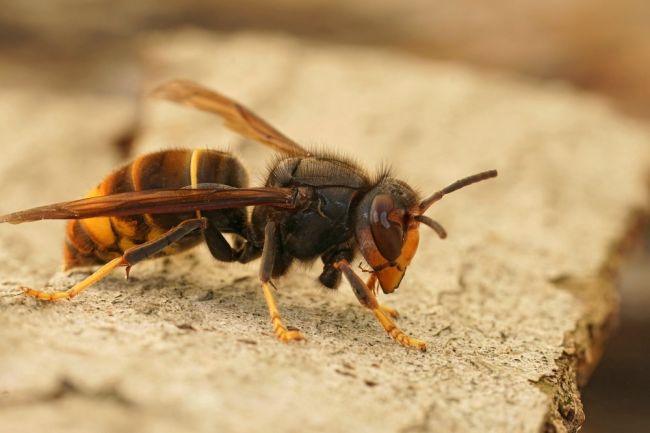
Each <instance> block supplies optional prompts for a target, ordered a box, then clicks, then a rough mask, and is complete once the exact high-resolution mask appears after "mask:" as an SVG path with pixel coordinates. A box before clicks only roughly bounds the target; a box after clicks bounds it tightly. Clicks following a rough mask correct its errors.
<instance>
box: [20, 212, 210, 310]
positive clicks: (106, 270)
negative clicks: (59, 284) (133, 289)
mask: <svg viewBox="0 0 650 433" xmlns="http://www.w3.org/2000/svg"><path fill="white" fill-rule="evenodd" d="M204 227H205V219H203V218H200V219H191V220H185V221H183V222H182V223H180V224H179V225H177V226H176V227H174V228H172V229H171V230H169V231H168V232H167V233H165V234H164V235H163V236H161V237H159V238H158V239H155V240H153V241H149V242H145V243H143V244H142V245H138V246H136V247H133V248H129V249H128V250H126V251H125V252H124V255H122V257H117V258H115V259H113V260H111V261H110V262H108V263H106V264H105V265H104V266H102V267H101V268H99V269H98V270H97V271H95V272H94V273H93V274H92V275H90V276H89V277H88V278H86V279H85V280H83V281H81V282H79V283H77V284H75V285H74V286H72V287H71V288H70V289H68V290H64V291H61V292H43V291H40V290H34V289H30V288H27V287H23V291H24V292H25V294H26V295H27V296H31V297H33V298H36V299H40V300H42V301H58V300H61V299H72V298H74V297H75V296H77V295H78V294H79V293H81V292H83V291H84V290H86V289H87V288H88V287H90V286H91V285H92V284H94V283H96V282H97V281H100V280H102V279H104V278H105V277H106V276H107V275H108V274H110V272H111V271H112V270H113V269H115V268H117V267H118V266H126V272H127V276H128V273H129V269H130V268H131V266H133V265H135V264H136V263H138V262H140V261H142V260H144V259H146V258H147V257H151V256H152V255H154V254H156V253H157V252H159V251H162V250H163V249H165V248H166V247H167V246H169V245H171V244H173V243H174V242H177V241H179V240H180V239H181V238H183V237H185V236H187V235H188V234H189V233H191V232H193V231H194V230H197V229H200V228H204Z"/></svg>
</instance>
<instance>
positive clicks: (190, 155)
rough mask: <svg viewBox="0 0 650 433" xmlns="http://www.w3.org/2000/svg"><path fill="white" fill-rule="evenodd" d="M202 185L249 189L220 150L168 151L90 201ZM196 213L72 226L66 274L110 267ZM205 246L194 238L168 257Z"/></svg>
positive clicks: (118, 174) (139, 162)
mask: <svg viewBox="0 0 650 433" xmlns="http://www.w3.org/2000/svg"><path fill="white" fill-rule="evenodd" d="M200 183H218V184H224V185H230V186H233V187H239V188H241V187H245V186H247V184H248V178H247V175H246V171H245V170H244V168H243V166H242V165H241V163H240V162H239V161H238V160H237V159H236V158H235V157H234V156H232V155H231V154H229V153H226V152H220V151H216V150H207V149H196V150H166V151H162V152H156V153H150V154H147V155H143V156H141V157H139V158H137V159H135V160H134V161H132V162H131V163H129V164H127V165H125V166H123V167H121V168H119V169H117V170H116V171H115V172H113V173H112V174H110V175H109V176H108V177H106V178H105V179H104V180H103V181H102V182H101V183H100V184H99V185H98V186H97V187H96V188H95V189H93V190H92V191H91V192H90V193H89V194H88V195H87V197H94V196H103V195H109V194H116V193H120V192H130V191H142V190H148V189H158V188H184V187H188V186H196V185H197V184H200ZM195 217H196V214H195V213H186V214H169V215H149V214H145V215H134V216H127V217H97V218H87V219H82V220H72V221H70V222H68V225H67V227H66V242H65V249H64V267H65V269H70V268H74V267H77V266H87V265H94V264H102V263H106V262H108V261H109V260H112V259H114V258H116V257H119V256H121V255H122V254H123V253H124V251H126V250H127V249H129V248H131V247H133V246H136V245H139V244H142V243H144V242H147V241H150V240H154V239H157V238H159V237H160V236H162V235H163V234H164V233H165V232H166V231H168V230H169V229H171V228H172V227H174V226H176V225H177V224H179V223H180V222H182V221H183V220H186V219H190V218H195ZM200 241H201V235H200V233H198V232H197V233H196V234H195V235H193V236H192V235H190V236H188V237H187V238H186V239H184V240H183V241H182V242H180V243H179V244H177V245H175V246H174V247H173V248H172V247H168V248H167V249H165V250H164V251H163V254H173V253H175V252H179V251H182V250H184V249H187V248H190V247H192V246H194V245H196V244H197V243H198V242H200Z"/></svg>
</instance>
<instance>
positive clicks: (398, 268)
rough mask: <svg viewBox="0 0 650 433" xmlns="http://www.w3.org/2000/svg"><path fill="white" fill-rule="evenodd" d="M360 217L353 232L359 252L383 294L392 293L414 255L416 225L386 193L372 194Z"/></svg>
mask: <svg viewBox="0 0 650 433" xmlns="http://www.w3.org/2000/svg"><path fill="white" fill-rule="evenodd" d="M364 216H365V217H367V220H366V221H364V222H365V224H358V225H357V231H356V235H357V242H358V244H359V249H360V250H361V253H362V254H363V257H364V258H365V259H366V262H368V264H369V265H370V266H371V267H372V269H373V271H374V274H375V275H376V277H377V280H378V281H379V284H380V285H381V288H382V290H383V292H384V293H392V292H393V291H394V290H395V289H396V288H397V287H398V286H399V284H400V282H401V281H402V278H403V277H404V273H405V272H406V268H407V267H408V265H409V264H410V263H411V260H412V259H413V256H415V252H416V251H417V247H418V242H419V240H420V235H419V231H418V227H419V225H420V223H419V222H418V221H416V220H415V219H414V218H413V216H412V215H411V214H410V213H409V212H407V211H406V210H405V209H404V208H403V207H401V206H400V205H399V204H396V203H395V200H394V199H393V197H391V196H390V195H388V194H378V195H376V196H375V197H374V198H373V199H372V202H371V204H370V206H369V211H368V213H367V214H364Z"/></svg>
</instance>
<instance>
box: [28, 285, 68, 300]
mask: <svg viewBox="0 0 650 433" xmlns="http://www.w3.org/2000/svg"><path fill="white" fill-rule="evenodd" d="M21 289H22V291H23V293H24V294H25V296H29V297H31V298H35V299H38V300H39V301H58V300H59V299H63V298H67V296H66V295H65V292H62V293H64V295H63V296H57V293H48V292H43V291H40V290H34V289H30V288H29V287H21Z"/></svg>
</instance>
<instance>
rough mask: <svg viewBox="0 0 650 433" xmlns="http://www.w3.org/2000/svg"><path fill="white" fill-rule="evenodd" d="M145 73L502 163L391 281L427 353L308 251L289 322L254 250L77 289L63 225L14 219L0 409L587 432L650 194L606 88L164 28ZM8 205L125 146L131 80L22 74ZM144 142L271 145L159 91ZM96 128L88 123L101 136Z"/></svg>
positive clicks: (384, 137)
mask: <svg viewBox="0 0 650 433" xmlns="http://www.w3.org/2000/svg"><path fill="white" fill-rule="evenodd" d="M143 65H144V67H145V68H147V71H148V72H147V73H148V76H149V77H150V83H151V84H154V83H156V82H158V81H160V80H162V79H164V78H171V77H175V78H176V77H178V78H181V77H182V78H191V79H194V80H197V81H200V82H202V83H204V84H207V85H210V86H212V87H215V88H217V89H219V90H221V91H222V92H224V93H226V94H228V95H230V96H233V97H235V98H236V99H238V100H240V101H242V102H245V103H246V104H247V105H248V106H250V107H252V108H253V109H254V110H255V111H256V112H258V113H259V114H261V115H263V117H265V118H267V119H268V120H270V121H271V122H272V123H273V124H274V125H276V126H278V127H279V128H280V129H281V130H282V131H284V132H286V133H287V134H288V135H290V136H291V137H293V138H295V139H296V140H298V141H301V142H303V143H307V144H314V145H316V146H325V145H327V148H331V149H334V150H336V151H340V152H345V153H346V154H349V155H352V156H354V157H356V158H358V159H359V160H360V161H362V162H363V163H364V164H365V165H366V166H367V167H369V168H370V169H375V168H376V167H377V166H378V165H379V164H380V163H381V162H388V163H390V164H391V165H392V166H393V168H394V171H395V173H396V174H398V175H399V176H400V177H401V178H403V179H405V180H407V181H408V182H409V183H411V184H413V185H415V186H417V187H418V188H420V189H421V190H422V191H423V193H428V192H430V191H433V190H435V189H437V188H439V187H441V186H444V185H446V184H448V183H450V182H451V181H453V180H455V179H457V178H459V177H462V176H464V175H467V174H471V173H474V172H476V171H480V170H483V169H488V168H498V169H499V171H500V176H499V178H498V179H497V180H494V181H490V182H486V183H484V184H481V185H476V186H474V187H471V188H468V189H467V190H463V191H462V192H458V193H455V194H453V195H451V196H449V197H448V198H445V199H444V200H443V201H442V202H440V203H438V204H436V205H435V207H434V208H433V209H432V210H431V211H430V214H431V215H432V216H434V217H435V218H436V219H437V220H439V221H440V222H442V223H443V224H444V225H445V227H446V228H447V230H448V231H449V233H450V237H449V239H448V240H446V241H444V242H441V241H439V240H438V239H437V238H436V236H435V235H434V234H433V233H431V232H429V231H426V230H423V233H422V240H421V245H420V249H419V251H418V254H417V256H416V258H415V260H414V262H413V264H412V266H411V267H410V269H409V272H408V273H407V276H406V278H405V279H404V281H403V284H402V286H401V287H400V289H399V290H398V291H397V292H396V293H395V294H394V295H392V296H388V297H385V298H384V299H383V302H385V303H387V304H389V305H391V306H394V307H396V308H397V309H399V310H400V312H401V313H402V315H403V317H402V318H401V319H400V320H399V323H400V324H401V325H402V327H403V328H404V329H405V330H406V331H407V332H408V333H410V334H411V335H414V336H417V337H419V338H422V339H424V340H426V341H427V342H428V345H429V351H428V352H426V353H419V352H416V351H409V350H405V349H403V348H401V347H399V346H398V345H396V344H395V343H393V342H392V341H391V340H390V339H389V338H388V337H387V336H386V335H385V333H384V331H383V330H382V329H381V328H380V327H379V325H378V324H377V323H375V320H374V318H373V317H372V316H371V315H369V314H368V312H367V311H364V310H363V309H362V308H360V307H359V306H358V305H357V302H356V300H355V299H354V296H353V295H352V294H351V292H350V290H349V289H348V286H347V285H345V284H343V285H342V287H341V290H339V292H338V293H333V292H330V291H326V290H324V289H322V288H320V287H319V286H318V284H317V282H316V281H315V276H316V275H317V273H318V270H317V269H311V270H310V269H303V268H300V267H298V268H296V269H295V271H294V272H292V273H291V274H290V275H289V276H288V277H286V278H283V279H282V280H280V281H278V286H279V287H280V292H279V296H278V297H279V302H280V306H281V309H282V311H283V312H284V316H285V319H286V322H287V324H289V325H293V326H296V327H299V328H300V329H301V330H302V331H303V332H304V333H305V334H306V336H307V338H308V341H307V342H305V343H300V344H293V345H286V346H285V345H282V344H280V343H278V342H276V341H275V339H274V338H273V336H272V331H271V329H270V325H269V323H268V317H267V313H266V308H265V305H264V301H263V299H262V296H261V293H260V291H259V288H258V284H257V282H256V279H255V276H256V265H255V264H252V265H248V266H241V265H228V264H221V263H215V262H214V261H213V260H211V259H210V258H209V257H208V254H207V251H206V249H205V248H203V247H201V248H198V249H197V250H195V251H194V252H192V253H189V254H184V255H182V256H180V257H175V258H172V259H163V260H158V261H152V262H149V263H145V264H143V265H138V266H137V267H136V268H135V269H134V270H133V273H132V276H133V278H132V280H131V281H129V282H125V281H124V280H123V278H122V275H120V274H119V273H116V275H114V276H112V277H110V278H108V279H107V280H105V281H104V282H102V283H101V284H99V285H98V286H97V287H94V288H92V289H91V290H89V291H87V292H86V293H84V294H83V295H82V296H80V297H78V298H76V299H75V300H74V301H72V302H63V303H57V304H42V303H39V302H36V301H33V300H31V299H25V298H23V297H21V296H20V295H18V290H17V287H18V286H19V285H21V284H25V283H26V284H35V285H38V284H42V283H44V282H47V284H48V287H49V288H51V289H52V290H58V289H64V288H66V287H68V286H69V285H70V284H72V283H73V282H75V281H78V280H79V279H80V278H82V277H83V276H84V275H85V274H83V273H82V272H74V273H72V274H70V275H66V274H63V273H57V274H55V275H54V277H52V278H50V276H51V274H52V272H53V270H54V269H55V266H56V265H55V263H56V261H57V259H58V254H59V253H60V242H61V239H62V230H61V227H62V224H61V223H52V222H48V223H35V224H30V225H24V226H15V227H13V226H2V227H0V242H1V244H0V246H2V248H1V249H0V259H1V260H0V263H2V265H1V266H0V290H1V294H0V296H1V298H0V354H1V355H0V367H1V368H0V430H2V431H12V432H13V431H43V430H44V429H47V430H48V431H80V432H82V431H83V432H86V431H99V432H119V431H144V432H154V431H155V432H166V431H193V432H208V431H220V432H230V431H232V432H236V431H237V432H238V431H268V430H269V429H271V430H272V431H296V432H298V431H328V432H336V431H359V432H366V431H367V432H370V431H373V432H377V431H387V432H388V431H399V432H405V433H406V432H408V433H410V432H424V431H437V432H441V431H444V432H447V431H450V432H451V431H453V432H470V431H471V432H473V431H485V432H504V431H513V432H514V431H516V432H539V431H543V430H545V431H554V430H553V429H555V431H575V429H576V428H577V427H578V426H579V425H580V423H581V422H582V420H583V418H584V415H583V413H582V407H581V403H580V400H579V394H578V391H577V378H576V375H577V373H578V372H579V371H580V372H582V371H584V373H582V374H581V375H580V378H581V379H584V380H586V377H587V376H588V369H589V368H590V367H592V366H593V365H594V364H595V360H596V359H597V353H598V351H599V350H600V345H601V343H602V340H603V339H604V335H605V334H606V331H607V329H608V327H609V326H610V323H611V319H612V317H613V313H614V312H615V310H616V296H615V293H614V291H613V288H612V287H613V285H612V280H611V276H612V274H613V271H615V268H616V263H617V261H618V259H619V257H620V245H622V244H623V240H624V239H626V236H627V235H628V233H629V232H630V229H631V226H632V223H631V221H632V217H633V215H635V213H636V212H639V211H640V210H645V209H646V208H647V190H646V182H645V181H646V175H647V170H648V166H649V163H650V148H649V147H648V140H649V137H648V135H647V134H645V133H644V132H643V131H642V130H641V129H640V128H638V127H637V126H636V125H635V124H633V123H631V122H629V121H626V120H624V119H622V118H620V117H618V116H617V115H616V114H615V113H614V112H612V111H611V110H610V109H609V108H608V107H607V106H606V105H605V104H604V103H602V102H601V101H600V100H598V99H596V98H592V97H587V96H580V95H576V94H574V93H573V92H572V91H571V90H570V89H568V88H565V87H564V86H562V85H559V84H557V85H546V86H539V85H536V86H533V85H531V84H529V83H526V82H522V81H517V80H514V79H512V78H508V77H502V76H486V75H481V74H476V73H474V72H472V71H469V70H466V69H462V68H459V67H455V66H451V65H443V64H438V63H432V62H428V61H423V60H420V59H417V58H412V57H406V56H400V55H397V54H394V53H389V52H381V51H373V50H369V49H360V48H353V47H347V48H346V47H335V46H328V45H315V44H313V43H311V44H303V43H301V42H299V41H296V40H291V39H284V38H277V37H269V36H266V35H238V36H231V37H216V38H215V37H213V36H208V35H207V34H203V33H198V32H192V31H187V32H181V33H178V34H172V35H169V34H161V35H158V36H155V37H153V38H150V39H148V40H147V41H145V42H144V43H143ZM7 94H9V95H10V96H11V97H10V98H7V97H6V96H5V97H4V98H3V99H2V100H1V101H0V113H1V115H2V116H5V115H10V116H12V117H11V121H10V122H8V123H6V125H7V127H3V128H2V131H1V133H2V138H3V149H4V158H3V159H2V161H1V162H0V193H1V194H2V197H3V201H2V202H1V203H0V212H6V211H10V210H15V209H16V208H22V207H25V206H31V205H38V204H42V203H45V202H50V201H57V200H62V199H67V198H73V197H76V196H78V195H81V194H82V192H83V191H84V190H86V189H88V188H89V187H91V186H93V185H94V183H95V182H96V181H97V180H99V178H100V177H101V176H102V175H103V174H104V173H107V172H108V171H109V167H110V166H111V165H113V164H114V163H115V161H114V157H113V155H112V154H111V147H110V144H111V143H112V142H113V141H114V140H115V139H116V138H117V137H119V136H120V134H122V133H123V132H124V128H127V127H128V126H129V125H130V113H131V111H130V110H129V108H130V106H129V105H128V103H127V102H125V101H120V100H105V99H104V98H102V99H100V100H88V99H87V98H81V97H75V96H63V95H45V96H43V95H36V94H30V93H29V92H26V93H25V92H18V91H16V92H13V93H11V92H7V91H6V90H3V95H7ZM142 114H143V117H142V123H141V130H140V136H139V140H138V141H137V143H136V149H137V150H138V152H141V151H147V150H152V149H156V148H161V147H178V146H210V147H216V148H224V147H229V148H230V149H232V150H233V151H235V152H237V153H238V154H240V155H242V158H243V159H245V161H246V163H247V164H248V165H249V166H251V167H252V169H253V170H252V173H251V174H252V176H251V178H252V179H258V178H260V177H262V176H263V166H264V162H265V161H268V158H269V157H270V153H269V152H267V151H266V150H264V149H262V148H261V146H259V145H257V144H253V143H250V142H248V141H246V140H242V139H239V138H237V137H236V136H235V135H233V134H231V133H229V132H226V131H225V130H224V129H223V128H222V127H221V126H220V124H219V122H217V121H215V119H214V118H212V117H211V116H209V115H206V114H202V113H197V112H193V111H191V110H187V109H184V108H179V107H175V106H173V105H171V104H167V103H164V102H157V101H148V102H147V103H146V104H145V106H144V107H143V110H142ZM89 143H92V144H89Z"/></svg>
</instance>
